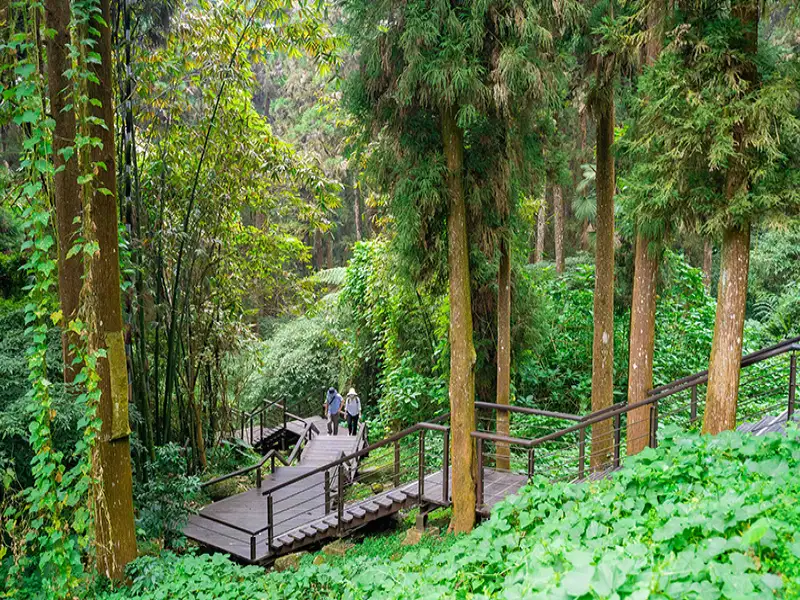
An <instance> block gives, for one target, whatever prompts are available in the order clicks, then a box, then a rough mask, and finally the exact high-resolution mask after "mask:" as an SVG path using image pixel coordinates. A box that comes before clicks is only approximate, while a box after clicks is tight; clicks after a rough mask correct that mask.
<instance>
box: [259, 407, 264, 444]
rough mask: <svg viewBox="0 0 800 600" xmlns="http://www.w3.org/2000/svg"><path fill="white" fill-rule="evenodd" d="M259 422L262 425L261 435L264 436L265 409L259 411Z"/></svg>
mask: <svg viewBox="0 0 800 600" xmlns="http://www.w3.org/2000/svg"><path fill="white" fill-rule="evenodd" d="M258 424H259V426H260V427H261V437H262V438H263V437H264V411H263V410H262V411H261V412H260V413H258Z"/></svg>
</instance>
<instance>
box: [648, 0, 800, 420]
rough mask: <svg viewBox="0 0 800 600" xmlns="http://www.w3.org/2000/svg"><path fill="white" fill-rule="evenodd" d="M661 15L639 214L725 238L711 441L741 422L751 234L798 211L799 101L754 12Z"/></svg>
mask: <svg viewBox="0 0 800 600" xmlns="http://www.w3.org/2000/svg"><path fill="white" fill-rule="evenodd" d="M666 18H667V25H666V27H665V30H666V31H670V32H671V33H670V37H669V44H667V46H666V47H665V50H664V52H662V53H661V55H660V57H659V59H658V60H657V61H656V62H655V64H654V65H653V66H652V67H651V68H650V69H648V72H647V73H646V74H645V75H643V77H642V80H641V90H642V93H641V100H640V102H641V114H640V118H639V124H638V125H637V126H638V127H640V130H641V135H640V138H639V141H638V142H637V146H638V147H639V148H641V149H643V150H644V151H646V153H647V156H646V158H645V162H644V164H646V166H647V169H648V170H649V171H650V174H651V184H652V185H651V190H650V194H649V195H648V198H647V200H646V202H645V205H646V206H645V210H646V211H650V212H652V213H653V214H657V215H658V214H660V215H663V214H665V213H671V214H674V215H677V216H679V217H680V218H681V219H682V220H683V221H685V222H689V223H694V222H698V221H702V222H703V223H704V227H703V231H702V233H703V235H704V236H706V237H708V236H713V235H716V234H721V237H722V249H721V257H722V258H721V267H720V281H719V288H718V294H717V313H716V323H715V328H714V338H713V343H712V350H711V357H710V361H709V384H708V395H707V399H706V414H705V416H704V424H703V430H704V431H706V432H709V433H716V432H719V431H722V430H724V429H730V428H733V427H734V426H735V422H736V405H737V395H738V381H739V363H740V360H741V351H742V331H743V326H744V318H745V299H746V288H747V273H748V261H749V258H748V257H749V232H750V228H751V225H752V223H753V222H755V221H757V220H758V219H760V218H763V217H765V216H769V215H771V214H785V212H786V211H788V210H793V209H795V208H796V207H797V205H798V198H797V196H796V194H795V193H794V192H793V190H794V186H795V184H794V179H795V177H796V175H795V170H794V169H793V168H792V167H793V166H794V165H795V164H796V160H797V156H798V151H797V150H798V141H797V135H796V133H795V132H796V131H797V129H796V128H797V124H798V121H797V115H796V110H797V107H798V104H800V98H799V97H798V92H797V88H796V76H795V74H794V70H793V69H792V68H791V65H790V63H789V60H790V59H789V58H788V57H787V56H786V55H785V54H780V53H777V52H758V23H759V13H758V5H757V4H756V3H754V2H751V1H750V0H738V1H736V2H733V3H732V4H731V5H730V6H728V5H717V4H705V3H700V4H694V3H691V2H685V3H679V4H678V5H676V6H675V7H674V10H673V11H672V12H671V13H669V14H668V15H667V17H666ZM767 107H769V108H767Z"/></svg>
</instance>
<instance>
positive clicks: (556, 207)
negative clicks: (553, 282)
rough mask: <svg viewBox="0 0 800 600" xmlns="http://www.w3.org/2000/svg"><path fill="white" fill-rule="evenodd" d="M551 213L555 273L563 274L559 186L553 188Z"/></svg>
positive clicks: (562, 198) (561, 217) (562, 207)
mask: <svg viewBox="0 0 800 600" xmlns="http://www.w3.org/2000/svg"><path fill="white" fill-rule="evenodd" d="M553 213H554V219H553V222H554V225H553V228H554V230H555V235H554V237H555V244H556V273H558V274H559V275H561V274H562V273H563V272H564V191H563V190H562V189H561V186H560V185H555V186H553Z"/></svg>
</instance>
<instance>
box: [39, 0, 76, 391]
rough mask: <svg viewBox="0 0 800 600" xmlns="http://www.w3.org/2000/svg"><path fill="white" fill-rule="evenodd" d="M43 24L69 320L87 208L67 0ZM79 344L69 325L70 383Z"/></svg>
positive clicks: (47, 9) (63, 296) (65, 344)
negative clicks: (82, 191)
mask: <svg viewBox="0 0 800 600" xmlns="http://www.w3.org/2000/svg"><path fill="white" fill-rule="evenodd" d="M44 15H45V25H46V27H47V29H48V30H50V31H51V32H52V35H46V36H45V43H46V47H47V87H48V95H49V97H50V114H51V116H52V118H53V120H54V122H55V126H54V129H53V167H54V169H55V175H54V176H53V179H54V185H53V194H54V196H55V206H56V222H57V231H58V238H59V243H58V294H59V299H60V304H61V313H62V315H63V318H64V322H65V323H67V324H69V323H70V322H71V321H72V320H73V319H75V318H76V317H77V314H78V304H79V299H80V292H81V287H82V285H83V258H82V253H80V252H77V253H74V254H72V255H71V256H70V255H69V254H70V249H71V248H72V245H73V243H75V242H77V238H78V236H79V235H80V231H81V221H80V219H81V213H82V210H83V206H82V202H81V194H80V188H79V186H78V156H77V154H76V148H75V132H76V124H75V123H76V119H75V111H74V110H71V109H69V108H68V107H69V105H70V103H71V102H72V101H73V100H72V98H71V92H72V82H71V81H70V79H69V78H68V77H67V76H66V73H67V71H68V69H69V68H70V67H71V60H70V58H69V43H70V30H69V25H70V3H69V0H48V1H47V2H46V3H45V6H44ZM78 343H79V340H78V336H77V334H76V333H74V332H71V331H70V329H69V328H68V327H65V329H64V334H63V337H62V348H63V356H64V381H65V382H66V383H71V382H72V381H73V380H74V379H75V375H76V374H77V372H78V369H77V368H76V367H77V365H73V360H74V358H75V353H74V350H73V348H74V347H75V346H77V344H78Z"/></svg>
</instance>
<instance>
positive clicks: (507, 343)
mask: <svg viewBox="0 0 800 600" xmlns="http://www.w3.org/2000/svg"><path fill="white" fill-rule="evenodd" d="M510 403H511V245H510V243H509V240H507V239H505V238H503V239H501V240H500V268H499V269H498V273H497V404H503V405H506V406H508V405H509V404H510ZM509 416H510V415H509V413H507V412H503V411H498V412H497V433H499V434H501V435H509V424H510V423H509V421H510V419H509ZM510 454H511V449H510V448H509V446H508V444H499V443H498V444H497V458H496V462H495V466H496V468H497V469H499V470H506V471H507V470H508V469H509V468H510Z"/></svg>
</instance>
